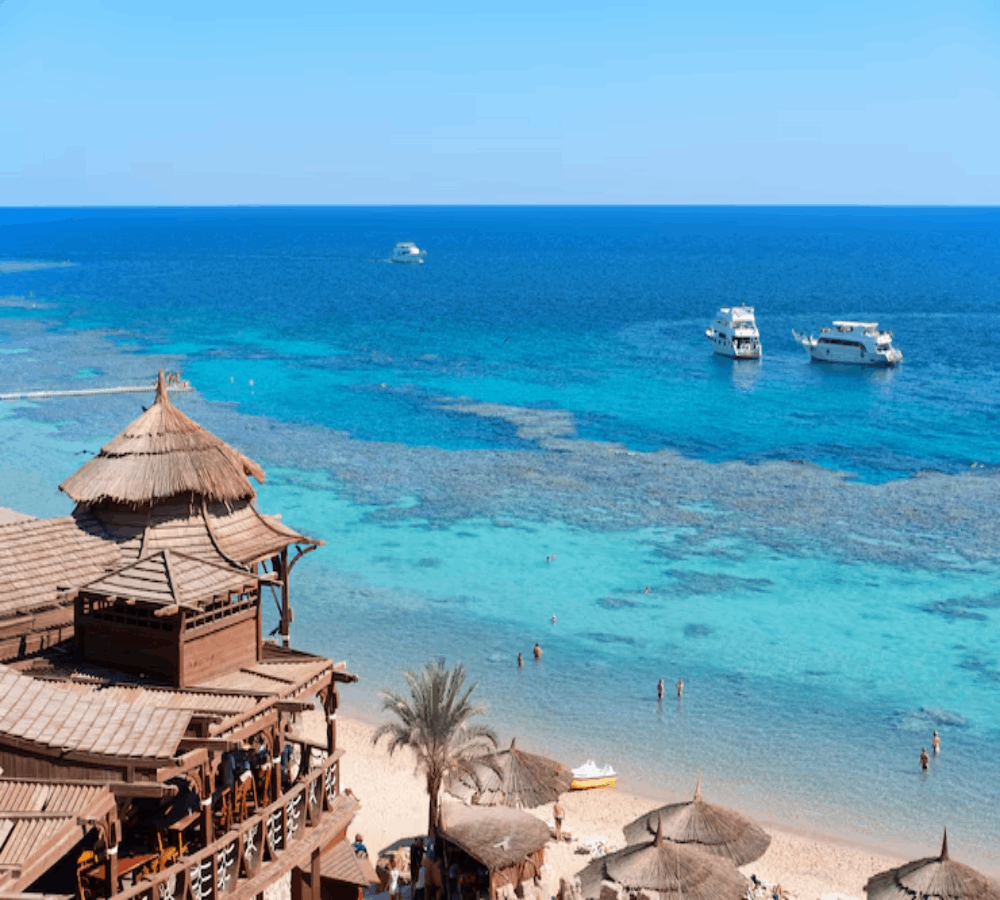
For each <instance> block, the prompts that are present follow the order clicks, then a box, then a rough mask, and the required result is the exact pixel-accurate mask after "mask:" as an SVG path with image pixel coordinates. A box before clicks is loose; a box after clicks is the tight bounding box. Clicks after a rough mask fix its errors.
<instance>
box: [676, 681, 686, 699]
mask: <svg viewBox="0 0 1000 900" xmlns="http://www.w3.org/2000/svg"><path fill="white" fill-rule="evenodd" d="M683 696H684V679H683V678H678V679H677V699H678V700H680V699H681V697H683Z"/></svg>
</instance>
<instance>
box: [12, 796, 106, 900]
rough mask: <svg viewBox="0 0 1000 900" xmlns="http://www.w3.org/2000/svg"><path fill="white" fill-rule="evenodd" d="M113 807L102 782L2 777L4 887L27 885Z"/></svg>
mask: <svg viewBox="0 0 1000 900" xmlns="http://www.w3.org/2000/svg"><path fill="white" fill-rule="evenodd" d="M114 809H115V798H114V795H113V794H112V793H111V792H110V791H109V790H108V788H107V787H105V786H103V785H93V786H89V785H70V784H58V783H40V782H30V781H16V780H11V779H0V890H2V891H4V892H11V893H13V892H18V891H24V890H27V888H28V887H29V886H30V885H31V884H32V883H33V882H34V881H35V880H36V879H37V878H38V877H39V876H40V875H42V874H43V873H44V872H45V871H46V870H47V869H48V868H49V867H50V866H51V865H53V864H54V863H55V862H57V861H58V860H59V859H60V858H61V857H62V856H63V855H65V854H66V853H67V852H68V851H69V850H71V849H72V848H73V847H74V846H75V845H76V844H77V842H78V841H79V840H80V838H81V837H83V836H84V835H85V834H86V833H87V831H88V830H89V828H90V827H91V826H90V825H89V824H87V823H88V822H92V821H96V820H100V819H103V818H105V817H106V816H108V814H109V813H111V812H112V811H113V810H114ZM31 813H37V814H38V815H37V816H32V815H31ZM5 814H6V815H5Z"/></svg>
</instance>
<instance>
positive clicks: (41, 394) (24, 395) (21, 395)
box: [0, 381, 194, 400]
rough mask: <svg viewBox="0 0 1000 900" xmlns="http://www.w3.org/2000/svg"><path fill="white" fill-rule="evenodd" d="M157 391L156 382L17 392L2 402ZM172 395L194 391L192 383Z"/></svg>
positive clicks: (171, 388)
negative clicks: (73, 389) (70, 389)
mask: <svg viewBox="0 0 1000 900" xmlns="http://www.w3.org/2000/svg"><path fill="white" fill-rule="evenodd" d="M155 390H156V382H155V381H154V382H153V383H152V384H149V385H135V386H129V385H125V386H123V387H103V388H81V389H79V390H75V391H19V392H18V391H15V392H13V393H7V394H0V400H51V399H54V398H56V397H100V396H103V395H105V394H149V393H152V392H153V391H155ZM167 390H168V391H170V392H171V393H181V394H183V393H185V392H187V391H193V390H194V388H193V387H191V382H189V381H182V382H181V383H180V384H172V385H169V386H168V387H167Z"/></svg>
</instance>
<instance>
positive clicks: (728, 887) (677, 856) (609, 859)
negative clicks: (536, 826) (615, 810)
mask: <svg viewBox="0 0 1000 900" xmlns="http://www.w3.org/2000/svg"><path fill="white" fill-rule="evenodd" d="M602 881H613V882H615V883H616V884H619V885H621V886H622V887H624V888H627V889H629V890H631V891H641V890H644V891H650V892H652V893H655V894H658V895H659V897H660V900H742V898H743V897H745V896H746V892H747V887H748V882H747V879H746V878H745V877H744V876H743V875H741V874H740V873H739V872H738V871H737V870H736V868H735V866H733V865H731V864H730V863H728V862H726V860H724V859H720V858H719V857H718V856H714V855H712V854H711V853H706V852H705V851H704V850H700V849H698V848H696V847H691V846H684V845H683V844H674V843H671V842H670V841H667V840H665V839H664V836H663V829H662V828H658V829H657V832H656V836H655V837H654V838H653V840H652V842H651V843H645V844H633V845H632V846H630V847H626V848H625V849H624V850H618V851H617V852H615V853H610V854H608V855H607V856H605V857H604V858H603V859H597V860H594V862H592V863H591V864H590V865H588V866H587V867H586V868H585V869H584V870H583V871H582V872H581V873H580V884H581V887H582V889H583V896H584V897H585V898H587V900H594V898H597V897H599V896H600V894H601V882H602Z"/></svg>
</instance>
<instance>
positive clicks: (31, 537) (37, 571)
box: [0, 516, 120, 617]
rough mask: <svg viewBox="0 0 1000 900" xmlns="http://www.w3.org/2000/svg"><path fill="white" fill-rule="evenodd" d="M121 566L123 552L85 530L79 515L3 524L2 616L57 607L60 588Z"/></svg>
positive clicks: (0, 548) (0, 541)
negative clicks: (121, 553)
mask: <svg viewBox="0 0 1000 900" xmlns="http://www.w3.org/2000/svg"><path fill="white" fill-rule="evenodd" d="M88 524H89V522H88ZM118 565H120V556H119V553H118V548H117V547H116V546H115V545H114V544H113V543H110V542H108V541H104V540H101V538H100V537H99V536H97V535H94V534H92V533H90V532H89V531H87V530H85V529H81V528H80V527H79V523H78V521H77V518H76V517H73V516H63V517H61V518H58V519H30V520H27V521H24V522H17V523H13V524H10V525H0V617H6V616H10V615H16V614H18V613H28V612H31V611H33V610H37V609H42V608H44V607H46V606H51V605H53V604H55V603H56V602H57V601H58V596H57V594H58V590H57V589H58V588H61V587H72V586H75V585H79V584H83V583H85V582H87V581H93V580H94V579H95V578H98V577H100V576H101V575H103V574H104V573H105V572H106V571H108V569H110V568H115V567H117V566H118Z"/></svg>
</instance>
